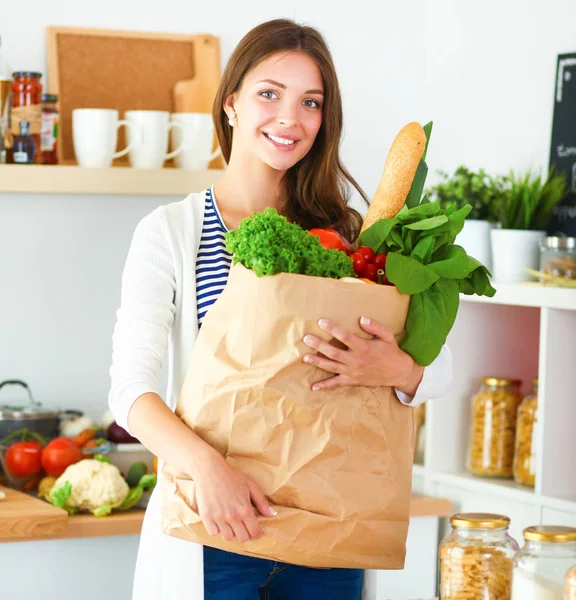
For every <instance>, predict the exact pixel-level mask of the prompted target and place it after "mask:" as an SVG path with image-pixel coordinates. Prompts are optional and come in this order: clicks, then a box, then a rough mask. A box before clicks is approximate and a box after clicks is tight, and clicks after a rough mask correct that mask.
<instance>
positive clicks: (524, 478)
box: [514, 379, 538, 487]
mask: <svg viewBox="0 0 576 600" xmlns="http://www.w3.org/2000/svg"><path fill="white" fill-rule="evenodd" d="M537 410H538V379H534V390H533V391H532V393H531V394H529V395H528V396H526V398H524V400H522V403H521V404H520V407H519V408H518V421H517V423H516V447H515V451H514V481H516V483H520V484H522V485H526V486H530V487H534V483H535V481H536V435H537V429H536V423H537V415H536V413H537Z"/></svg>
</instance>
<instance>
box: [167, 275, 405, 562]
mask: <svg viewBox="0 0 576 600" xmlns="http://www.w3.org/2000/svg"><path fill="white" fill-rule="evenodd" d="M409 300H410V298H409V296H404V295H401V294H400V293H398V291H397V290H396V288H394V287H392V286H384V285H368V284H363V283H359V282H345V281H340V280H335V279H328V278H321V277H309V276H304V275H294V274H278V275H274V276H267V277H257V276H256V275H255V274H254V272H252V271H250V270H248V269H246V268H244V267H243V266H241V265H236V266H234V267H232V269H231V272H230V276H229V279H228V282H227V285H226V287H225V289H224V291H223V293H222V294H221V296H220V297H219V298H218V300H217V301H216V303H215V304H214V305H213V306H212V307H211V309H210V311H209V312H208V313H207V315H206V318H205V320H204V322H203V325H202V328H201V331H200V333H199V336H198V339H197V342H196V345H195V348H194V352H193V356H192V360H191V362H190V366H189V370H188V372H187V374H186V378H185V382H184V385H183V388H182V390H181V394H180V398H179V402H178V406H177V409H176V413H177V414H178V415H179V416H180V418H181V419H182V420H183V421H184V423H186V424H187V425H188V427H190V428H191V429H193V430H194V431H195V432H196V433H197V434H198V435H199V436H200V437H202V438H203V439H204V440H205V441H206V442H207V443H209V444H210V445H211V446H213V447H214V448H216V449H217V450H218V451H219V452H221V453H222V455H223V456H225V457H226V460H227V461H228V463H229V464H230V465H232V466H233V467H235V468H237V469H239V470H240V471H242V472H244V473H246V474H247V475H249V476H250V477H252V478H253V479H254V480H255V481H256V483H257V484H258V485H259V486H260V488H261V490H262V491H263V492H264V494H265V495H266V496H267V497H268V498H269V499H270V502H271V503H272V505H273V506H274V507H275V508H276V509H277V510H278V515H277V516H275V517H259V520H260V523H261V526H262V529H263V534H262V537H261V538H259V539H257V540H252V541H250V542H249V543H246V544H245V543H241V542H238V541H236V540H233V541H231V542H226V541H224V540H223V539H222V538H221V537H220V536H219V535H218V536H210V535H208V533H207V532H206V530H205V528H204V525H203V523H202V522H201V520H200V518H199V516H198V509H197V504H196V494H195V488H194V482H193V481H192V480H191V479H190V478H189V477H187V476H186V475H184V474H182V473H177V472H174V471H173V470H172V469H171V468H170V467H169V466H165V467H164V469H163V471H162V474H161V478H160V481H161V486H162V502H163V515H162V531H163V532H164V533H166V534H168V535H170V536H174V537H177V538H181V539H184V540H190V541H192V542H197V543H201V544H204V545H207V546H212V547H214V548H220V549H223V550H227V551H230V552H235V553H238V554H246V555H250V556H258V557H265V558H268V559H272V560H276V561H282V562H287V563H292V564H299V565H305V566H311V567H350V568H370V569H401V568H403V566H404V557H405V543H406V536H407V532H408V522H409V508H410V496H411V484H412V458H413V453H414V429H413V419H412V409H411V408H409V407H407V406H404V405H402V404H401V403H400V401H399V400H398V398H397V396H396V394H395V392H394V391H393V389H392V388H389V387H377V388H375V387H365V386H346V387H339V388H336V389H333V390H327V391H319V392H312V391H311V385H312V383H313V382H315V381H319V380H321V379H325V378H326V377H327V376H328V374H327V372H326V371H323V370H322V369H318V368H316V367H313V366H310V365H307V364H306V363H304V362H303V361H302V357H303V356H304V354H306V353H309V352H310V351H311V349H310V348H309V347H308V346H306V345H305V344H304V342H303V341H302V339H303V337H304V336H305V335H306V334H307V333H311V334H315V335H317V336H320V337H323V338H324V339H329V336H327V334H325V333H324V332H322V330H320V329H319V327H318V325H317V321H318V319H320V318H327V319H330V320H332V321H334V322H336V323H339V324H340V325H341V326H342V327H345V328H347V329H349V330H351V331H354V332H356V333H358V334H359V335H362V336H364V337H365V338H368V337H370V336H369V335H368V334H366V333H365V332H363V331H362V329H361V328H360V326H359V319H360V317H361V316H366V317H369V318H372V319H376V320H378V321H380V322H382V323H384V324H385V325H387V326H388V327H390V328H391V329H392V330H393V331H394V334H395V335H396V336H397V339H398V340H399V339H400V338H401V336H402V334H403V331H404V326H405V321H406V313H407V311H408V304H409ZM333 342H334V343H336V342H335V340H334V341H333Z"/></svg>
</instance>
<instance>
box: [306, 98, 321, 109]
mask: <svg viewBox="0 0 576 600" xmlns="http://www.w3.org/2000/svg"><path fill="white" fill-rule="evenodd" d="M304 104H305V106H308V108H320V102H318V100H304Z"/></svg>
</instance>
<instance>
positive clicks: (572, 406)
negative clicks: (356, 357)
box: [413, 282, 576, 542]
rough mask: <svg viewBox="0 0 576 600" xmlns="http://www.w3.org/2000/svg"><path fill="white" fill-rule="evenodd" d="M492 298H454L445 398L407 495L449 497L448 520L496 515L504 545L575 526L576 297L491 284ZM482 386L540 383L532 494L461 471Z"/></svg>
mask: <svg viewBox="0 0 576 600" xmlns="http://www.w3.org/2000/svg"><path fill="white" fill-rule="evenodd" d="M494 287H495V288H496V289H497V293H496V295H495V297H494V298H483V297H482V298H479V297H476V296H462V297H461V303H460V311H459V313H458V317H457V319H456V323H455V325H454V328H453V330H452V331H451V333H450V336H449V338H448V344H449V346H450V349H451V351H452V358H453V365H454V380H453V384H452V386H451V388H450V391H449V393H448V394H447V395H446V396H445V397H443V398H438V399H435V400H433V401H431V402H430V403H429V404H428V406H427V415H426V429H425V432H426V433H425V435H426V442H425V452H424V464H423V465H415V466H414V471H413V480H414V489H415V491H418V492H421V493H427V494H431V495H438V496H443V497H448V498H450V499H451V500H452V501H453V502H454V512H459V511H483V512H486V511H488V512H498V513H503V514H506V515H508V516H509V517H510V518H511V521H512V523H511V532H512V535H513V536H514V537H515V538H516V539H517V540H518V541H519V542H520V541H521V540H522V530H523V529H524V528H525V527H528V526H530V525H537V524H542V523H547V524H554V523H556V524H566V525H572V526H576V289H575V290H572V289H561V288H553V287H544V286H539V285H531V284H519V285H505V284H500V285H499V284H498V283H497V282H494ZM485 376H493V377H513V378H519V379H522V381H523V383H524V385H523V388H522V391H523V393H524V394H526V393H528V392H529V391H531V389H532V380H533V378H534V377H538V378H539V396H538V423H537V433H536V444H537V467H536V487H535V488H534V489H532V488H528V487H524V486H521V485H517V484H515V483H514V482H513V481H509V480H500V479H492V478H480V477H476V476H473V475H471V474H469V473H468V471H467V455H468V444H469V438H470V427H471V400H472V397H473V395H474V394H475V392H476V390H477V389H478V386H479V383H480V378H481V377H485Z"/></svg>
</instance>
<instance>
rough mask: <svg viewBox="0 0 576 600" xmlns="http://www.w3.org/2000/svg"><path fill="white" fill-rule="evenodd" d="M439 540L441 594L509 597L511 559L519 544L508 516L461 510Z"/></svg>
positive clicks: (449, 599) (481, 599)
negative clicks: (511, 532)
mask: <svg viewBox="0 0 576 600" xmlns="http://www.w3.org/2000/svg"><path fill="white" fill-rule="evenodd" d="M450 524H451V525H452V531H451V532H450V534H449V535H448V536H447V537H445V538H444V539H443V540H442V542H441V543H440V548H439V554H440V598H442V600H455V599H457V598H458V599H463V598H470V600H509V598H510V590H511V588H512V559H513V557H514V554H515V553H516V552H517V551H518V544H517V543H516V541H515V540H514V538H512V537H511V536H510V534H509V533H508V527H509V525H510V519H509V518H508V517H506V516H504V515H494V514H490V513H460V514H456V515H454V516H453V517H452V518H451V519H450Z"/></svg>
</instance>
